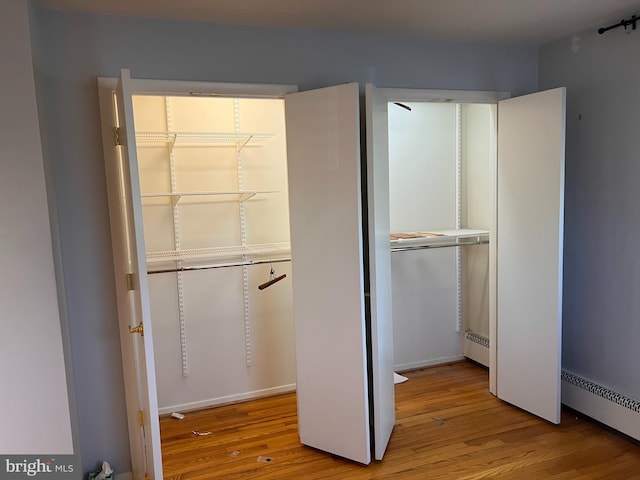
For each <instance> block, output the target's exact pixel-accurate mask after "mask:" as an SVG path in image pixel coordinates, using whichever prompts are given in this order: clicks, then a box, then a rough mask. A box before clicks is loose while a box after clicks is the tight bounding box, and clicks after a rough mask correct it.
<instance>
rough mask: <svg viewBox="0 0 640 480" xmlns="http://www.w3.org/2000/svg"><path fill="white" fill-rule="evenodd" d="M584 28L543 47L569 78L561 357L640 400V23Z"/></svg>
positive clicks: (549, 65) (546, 63) (561, 76)
mask: <svg viewBox="0 0 640 480" xmlns="http://www.w3.org/2000/svg"><path fill="white" fill-rule="evenodd" d="M579 37H580V40H579V41H572V38H566V39H564V40H561V41H558V42H556V43H553V44H551V45H548V46H546V47H544V48H542V49H541V52H540V86H541V89H546V88H552V87H556V86H566V87H567V150H566V193H565V202H566V203H565V250H564V302H563V317H564V318H563V324H564V327H563V345H562V348H563V358H562V366H563V368H565V369H568V370H570V371H572V372H574V373H577V374H579V375H581V376H584V377H585V378H588V379H590V380H592V381H595V382H596V383H599V384H602V385H604V386H607V387H609V388H611V389H613V390H615V391H618V392H620V393H623V394H626V395H628V396H631V397H634V398H636V399H640V369H638V360H637V352H638V345H639V344H640V261H639V260H638V257H637V250H638V239H639V238H640V214H639V213H638V212H639V206H640V188H639V187H638V182H639V180H640V88H639V83H638V78H640V62H638V55H639V54H640V31H636V32H633V33H625V32H624V30H623V29H622V28H620V29H617V30H612V31H609V32H607V33H605V34H604V35H598V34H597V33H596V32H595V31H588V32H582V33H581V34H580V35H579ZM572 43H573V44H575V45H577V46H579V49H578V50H577V52H574V51H573V50H572V49H571V46H572Z"/></svg>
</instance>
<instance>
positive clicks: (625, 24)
mask: <svg viewBox="0 0 640 480" xmlns="http://www.w3.org/2000/svg"><path fill="white" fill-rule="evenodd" d="M638 21H640V18H639V17H636V16H635V15H633V16H632V17H631V18H630V19H629V20H624V19H622V20H620V22H619V23H616V24H615V25H609V26H608V27H602V28H599V29H598V33H599V34H600V35H602V34H603V33H604V32H608V31H609V30H613V29H614V28H618V27H624V29H625V30H626V29H627V27H628V26H629V25H631V29H632V30H635V29H636V22H638Z"/></svg>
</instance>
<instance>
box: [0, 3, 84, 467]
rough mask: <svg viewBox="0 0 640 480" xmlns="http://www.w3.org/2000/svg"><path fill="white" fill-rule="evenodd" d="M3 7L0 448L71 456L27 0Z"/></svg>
mask: <svg viewBox="0 0 640 480" xmlns="http://www.w3.org/2000/svg"><path fill="white" fill-rule="evenodd" d="M0 10H1V11H2V14H0V69H1V70H2V74H0V172H1V173H0V326H1V327H2V330H1V333H0V383H1V384H2V387H1V388H2V393H1V394H0V425H2V428H1V430H0V431H1V433H0V454H2V455H4V454H7V455H9V454H15V455H17V454H20V455H25V454H27V455H28V454H32V455H33V454H56V455H72V454H73V453H74V442H73V435H72V427H71V409H70V402H69V394H68V386H67V375H66V370H65V357H64V351H63V338H62V330H61V323H60V311H59V305H58V294H57V288H56V287H57V285H56V276H55V270H54V260H53V248H52V237H51V228H50V223H49V210H48V205H47V191H46V188H45V175H44V166H43V159H42V149H41V145H40V130H39V126H38V112H37V107H36V97H35V84H34V77H33V65H32V61H31V58H32V55H31V38H30V31H29V11H28V4H27V3H26V2H22V1H16V0H0Z"/></svg>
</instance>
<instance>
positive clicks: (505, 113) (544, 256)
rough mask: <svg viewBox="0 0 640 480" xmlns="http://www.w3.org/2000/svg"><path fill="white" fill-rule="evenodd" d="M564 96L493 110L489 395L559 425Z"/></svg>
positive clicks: (547, 95) (529, 98) (546, 95)
mask: <svg viewBox="0 0 640 480" xmlns="http://www.w3.org/2000/svg"><path fill="white" fill-rule="evenodd" d="M565 96H566V90H565V89H564V88H557V89H554V90H548V91H545V92H539V93H534V94H531V95H525V96H522V97H516V98H512V99H509V100H503V101H502V102H500V103H499V104H498V169H497V171H498V178H497V184H498V192H497V195H498V198H497V232H496V236H495V238H497V307H496V308H497V319H496V320H497V332H498V335H497V342H498V349H497V395H498V397H499V398H501V399H503V400H505V401H507V402H509V403H512V404H514V405H517V406H518V407H520V408H523V409H524V410H527V411H529V412H531V413H534V414H535V415H538V416H540V417H542V418H544V419H546V420H549V421H550V422H553V423H560V369H561V365H560V360H561V344H562V338H561V332H562V251H563V248H562V247H563V224H564V151H565V102H566V100H565Z"/></svg>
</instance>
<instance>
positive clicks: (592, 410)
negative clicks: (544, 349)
mask: <svg viewBox="0 0 640 480" xmlns="http://www.w3.org/2000/svg"><path fill="white" fill-rule="evenodd" d="M562 403H563V404H565V405H566V406H568V407H570V408H573V409H574V410H577V411H578V412H580V413H583V414H585V415H587V416H588V417H591V418H593V419H595V420H597V421H599V422H601V423H604V424H605V425H607V426H609V427H611V428H614V429H616V430H618V431H620V432H622V433H624V434H625V435H629V436H630V437H632V438H635V439H636V440H640V402H639V401H637V400H635V399H632V398H629V397H627V396H625V395H622V394H619V393H616V392H614V391H613V390H610V389H609V388H607V387H603V386H601V385H598V384H596V383H594V382H592V381H590V380H587V379H585V378H582V377H580V376H578V375H575V374H574V373H571V372H568V371H566V370H563V371H562Z"/></svg>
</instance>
